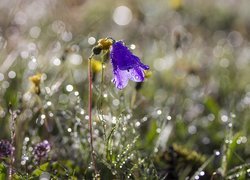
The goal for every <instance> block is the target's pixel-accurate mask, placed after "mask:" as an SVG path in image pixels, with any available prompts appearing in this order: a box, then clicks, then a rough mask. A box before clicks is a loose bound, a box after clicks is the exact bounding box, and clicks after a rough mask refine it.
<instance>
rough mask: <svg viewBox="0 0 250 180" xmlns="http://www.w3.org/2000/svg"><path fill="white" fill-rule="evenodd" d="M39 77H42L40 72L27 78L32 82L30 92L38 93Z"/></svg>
mask: <svg viewBox="0 0 250 180" xmlns="http://www.w3.org/2000/svg"><path fill="white" fill-rule="evenodd" d="M41 77H42V74H40V73H38V74H36V75H34V76H31V77H29V80H30V82H31V83H32V86H31V88H30V91H31V92H33V93H36V94H40V83H41Z"/></svg>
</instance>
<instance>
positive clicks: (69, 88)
mask: <svg viewBox="0 0 250 180" xmlns="http://www.w3.org/2000/svg"><path fill="white" fill-rule="evenodd" d="M73 89H74V88H73V86H72V85H71V84H68V85H67V86H66V91H68V92H71V91H73Z"/></svg>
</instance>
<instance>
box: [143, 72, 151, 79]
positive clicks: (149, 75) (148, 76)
mask: <svg viewBox="0 0 250 180" xmlns="http://www.w3.org/2000/svg"><path fill="white" fill-rule="evenodd" d="M144 74H145V78H147V79H148V78H150V77H151V76H152V74H153V73H152V71H150V70H144Z"/></svg>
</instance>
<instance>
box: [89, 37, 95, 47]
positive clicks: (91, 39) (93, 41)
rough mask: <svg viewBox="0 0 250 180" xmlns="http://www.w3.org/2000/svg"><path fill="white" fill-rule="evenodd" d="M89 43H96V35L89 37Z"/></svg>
mask: <svg viewBox="0 0 250 180" xmlns="http://www.w3.org/2000/svg"><path fill="white" fill-rule="evenodd" d="M88 43H89V44H90V45H94V44H95V43H96V39H95V38H94V37H89V38H88Z"/></svg>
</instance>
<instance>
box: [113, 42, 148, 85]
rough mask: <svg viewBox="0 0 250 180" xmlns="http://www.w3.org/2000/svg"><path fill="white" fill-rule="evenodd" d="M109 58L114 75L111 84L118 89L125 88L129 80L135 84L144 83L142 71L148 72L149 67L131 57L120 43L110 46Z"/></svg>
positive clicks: (128, 51)
mask: <svg viewBox="0 0 250 180" xmlns="http://www.w3.org/2000/svg"><path fill="white" fill-rule="evenodd" d="M110 58H111V63H112V66H113V74H114V78H113V80H112V82H113V83H114V84H115V86H116V87H117V88H118V89H123V88H124V87H126V86H127V84H128V80H129V79H130V80H132V81H135V82H143V81H144V76H145V74H144V70H148V69H149V66H147V65H144V64H143V63H142V62H141V61H140V59H139V58H138V57H137V56H135V55H133V54H132V52H131V51H130V50H129V49H128V48H127V47H126V46H125V45H124V43H123V42H122V41H117V42H114V43H113V44H112V46H111V50H110Z"/></svg>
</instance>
